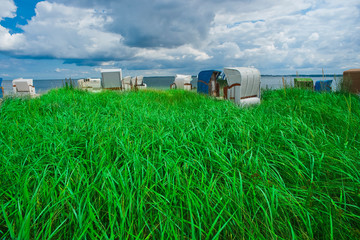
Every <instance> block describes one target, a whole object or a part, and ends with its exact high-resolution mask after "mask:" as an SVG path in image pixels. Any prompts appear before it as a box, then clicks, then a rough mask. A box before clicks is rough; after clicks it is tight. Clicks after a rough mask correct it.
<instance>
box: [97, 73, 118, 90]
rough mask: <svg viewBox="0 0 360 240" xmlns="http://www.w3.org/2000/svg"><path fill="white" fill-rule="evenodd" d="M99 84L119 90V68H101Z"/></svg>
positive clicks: (105, 87)
mask: <svg viewBox="0 0 360 240" xmlns="http://www.w3.org/2000/svg"><path fill="white" fill-rule="evenodd" d="M101 85H102V88H104V89H111V90H120V89H121V86H122V73H121V69H102V70H101Z"/></svg>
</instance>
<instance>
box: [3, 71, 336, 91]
mask: <svg viewBox="0 0 360 240" xmlns="http://www.w3.org/2000/svg"><path fill="white" fill-rule="evenodd" d="M296 77H297V76H293V75H291V76H279V75H276V76H273V75H262V76H261V88H263V89H279V88H283V87H284V85H283V80H282V79H283V78H284V83H285V85H286V86H293V85H294V78H296ZM298 77H307V78H311V79H312V80H313V81H314V83H315V82H316V81H318V80H333V83H332V89H333V90H336V86H337V82H338V81H339V79H340V78H341V77H342V75H339V76H335V77H334V76H331V77H323V76H319V75H299V76H298ZM192 78H193V80H192V81H191V83H192V85H193V86H197V76H193V77H192ZM77 80H78V79H72V81H73V82H74V83H75V85H77ZM174 80H175V76H160V77H144V80H143V81H144V83H146V84H147V87H148V88H154V89H162V90H164V89H169V88H170V85H171V84H172V83H173V82H174ZM33 82H34V87H35V91H36V93H38V94H43V93H46V92H48V91H49V90H51V89H55V88H61V87H63V86H64V85H65V79H41V80H39V79H38V80H36V79H34V81H33ZM2 86H3V87H4V93H5V95H9V94H12V92H13V89H12V80H3V83H2Z"/></svg>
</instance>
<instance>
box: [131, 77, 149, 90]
mask: <svg viewBox="0 0 360 240" xmlns="http://www.w3.org/2000/svg"><path fill="white" fill-rule="evenodd" d="M143 80H144V77H143V76H136V77H133V78H131V84H132V86H133V88H135V89H145V88H146V87H147V85H146V84H145V83H144V82H143Z"/></svg>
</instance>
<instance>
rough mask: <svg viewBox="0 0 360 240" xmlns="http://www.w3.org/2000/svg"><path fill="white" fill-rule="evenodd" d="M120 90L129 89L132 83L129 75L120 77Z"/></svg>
mask: <svg viewBox="0 0 360 240" xmlns="http://www.w3.org/2000/svg"><path fill="white" fill-rule="evenodd" d="M121 87H122V90H125V91H128V90H131V88H132V85H131V76H126V77H124V78H123V79H122V85H121Z"/></svg>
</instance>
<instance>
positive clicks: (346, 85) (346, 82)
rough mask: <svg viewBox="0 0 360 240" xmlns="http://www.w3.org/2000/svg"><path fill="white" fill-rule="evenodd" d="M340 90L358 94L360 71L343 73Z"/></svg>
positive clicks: (351, 70)
mask: <svg viewBox="0 0 360 240" xmlns="http://www.w3.org/2000/svg"><path fill="white" fill-rule="evenodd" d="M341 85H342V86H341V88H342V90H345V91H349V92H351V93H360V69H349V70H346V71H344V73H343V82H342V84H341Z"/></svg>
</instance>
